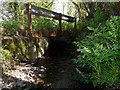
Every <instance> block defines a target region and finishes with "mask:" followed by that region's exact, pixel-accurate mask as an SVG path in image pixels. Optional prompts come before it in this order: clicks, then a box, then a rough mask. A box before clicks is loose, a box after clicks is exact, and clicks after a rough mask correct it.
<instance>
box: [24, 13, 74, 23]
mask: <svg viewBox="0 0 120 90" xmlns="http://www.w3.org/2000/svg"><path fill="white" fill-rule="evenodd" d="M24 14H26V11H24ZM31 14H32V15H35V16H37V17H40V16H43V17H48V18H53V19H55V20H59V14H57V15H53V14H52V15H47V14H43V13H36V12H33V11H32V12H31ZM62 20H65V21H67V22H75V19H69V18H64V17H62Z"/></svg>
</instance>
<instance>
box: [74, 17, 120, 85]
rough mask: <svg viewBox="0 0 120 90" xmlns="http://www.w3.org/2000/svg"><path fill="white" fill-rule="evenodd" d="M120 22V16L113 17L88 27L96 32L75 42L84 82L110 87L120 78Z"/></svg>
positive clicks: (77, 63)
mask: <svg viewBox="0 0 120 90" xmlns="http://www.w3.org/2000/svg"><path fill="white" fill-rule="evenodd" d="M119 23H120V17H117V16H114V17H111V18H110V20H107V21H106V23H105V25H102V24H99V25H98V26H97V28H94V27H88V29H90V30H92V31H93V32H94V33H93V34H92V35H89V36H87V37H86V38H84V39H83V40H81V41H80V40H79V39H77V41H76V42H75V44H76V46H77V51H78V52H80V55H79V56H78V57H77V58H76V59H74V62H75V64H76V65H77V67H78V68H79V70H80V71H82V72H83V75H84V77H81V78H80V80H81V81H82V82H84V83H85V82H86V83H90V82H92V84H93V85H94V86H95V87H96V86H105V87H109V86H113V85H114V84H115V83H117V82H118V80H120V77H118V76H119V75H120V71H119V69H120V62H119V59H120V55H119V53H118V51H120V47H119V42H118V36H119V35H118V33H120V31H119V29H120V26H119Z"/></svg>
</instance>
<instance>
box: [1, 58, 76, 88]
mask: <svg viewBox="0 0 120 90" xmlns="http://www.w3.org/2000/svg"><path fill="white" fill-rule="evenodd" d="M73 73H74V68H73V65H72V61H71V58H68V57H52V58H46V59H38V60H35V61H31V62H24V63H20V64H19V65H16V66H15V68H14V69H13V70H9V71H8V72H5V75H4V77H3V84H2V87H3V88H7V89H9V90H14V88H15V89H16V88H17V90H32V89H34V90H35V88H37V89H39V88H73V87H74V82H72V80H71V76H72V75H73ZM11 88H12V89H11ZM31 88H32V89H31Z"/></svg>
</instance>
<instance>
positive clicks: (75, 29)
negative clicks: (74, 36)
mask: <svg viewBox="0 0 120 90" xmlns="http://www.w3.org/2000/svg"><path fill="white" fill-rule="evenodd" d="M74 29H75V30H76V29H77V28H76V18H75V22H74Z"/></svg>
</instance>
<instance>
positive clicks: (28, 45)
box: [3, 36, 48, 60]
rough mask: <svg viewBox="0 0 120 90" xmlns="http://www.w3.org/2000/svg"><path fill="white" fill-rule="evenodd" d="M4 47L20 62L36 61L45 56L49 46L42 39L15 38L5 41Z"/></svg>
mask: <svg viewBox="0 0 120 90" xmlns="http://www.w3.org/2000/svg"><path fill="white" fill-rule="evenodd" d="M3 42H4V43H3V46H4V45H6V49H8V50H10V52H11V53H13V54H15V55H16V56H17V58H18V59H20V60H34V59H35V58H38V57H41V56H42V55H43V54H44V49H45V48H46V47H47V46H48V45H47V44H48V43H46V42H45V40H44V39H43V38H42V37H23V36H13V37H10V38H7V39H3Z"/></svg>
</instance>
